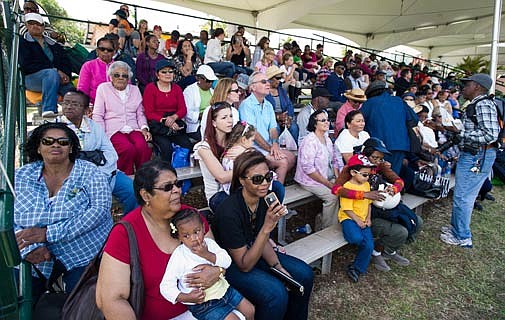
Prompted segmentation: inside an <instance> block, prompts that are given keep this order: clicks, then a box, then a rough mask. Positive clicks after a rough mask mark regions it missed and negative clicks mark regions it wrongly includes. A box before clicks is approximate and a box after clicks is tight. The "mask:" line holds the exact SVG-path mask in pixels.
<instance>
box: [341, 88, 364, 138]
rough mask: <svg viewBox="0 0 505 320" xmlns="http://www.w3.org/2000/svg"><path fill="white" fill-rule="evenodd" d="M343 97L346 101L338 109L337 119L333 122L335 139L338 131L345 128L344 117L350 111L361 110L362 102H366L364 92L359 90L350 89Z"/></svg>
mask: <svg viewBox="0 0 505 320" xmlns="http://www.w3.org/2000/svg"><path fill="white" fill-rule="evenodd" d="M344 97H346V98H347V101H346V102H345V103H344V104H343V105H342V106H341V107H340V108H339V109H338V112H337V118H336V120H335V126H334V128H335V137H337V136H338V134H339V133H340V131H341V130H342V129H343V128H344V126H345V123H344V122H345V121H344V119H345V116H346V115H347V114H348V113H349V112H351V111H352V110H358V109H359V108H361V105H362V104H363V102H365V101H366V95H365V91H363V90H361V89H360V88H356V89H352V90H349V91H346V92H345V93H344Z"/></svg>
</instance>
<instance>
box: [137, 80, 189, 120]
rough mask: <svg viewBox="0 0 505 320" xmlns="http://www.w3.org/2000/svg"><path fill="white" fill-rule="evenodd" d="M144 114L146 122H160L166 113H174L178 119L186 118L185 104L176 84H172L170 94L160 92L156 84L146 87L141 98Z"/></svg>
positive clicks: (152, 83)
mask: <svg viewBox="0 0 505 320" xmlns="http://www.w3.org/2000/svg"><path fill="white" fill-rule="evenodd" d="M143 104H144V112H145V114H146V118H147V120H154V121H160V119H161V118H164V117H165V114H166V113H170V112H173V113H176V114H177V115H178V116H179V119H182V118H184V117H185V116H186V112H187V109H186V102H185V101H184V95H183V94H182V89H181V87H179V86H178V85H177V84H175V83H172V89H171V90H170V92H161V91H160V90H159V89H158V87H157V86H156V82H151V83H149V84H147V85H146V88H145V89H144V96H143Z"/></svg>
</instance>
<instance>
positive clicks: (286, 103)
mask: <svg viewBox="0 0 505 320" xmlns="http://www.w3.org/2000/svg"><path fill="white" fill-rule="evenodd" d="M277 93H278V94H279V101H280V103H281V109H282V112H286V111H287V112H288V116H290V117H291V118H293V117H294V116H295V109H294V108H293V104H292V103H291V100H289V97H288V94H287V93H286V90H284V88H283V87H282V86H281V85H279V86H278V87H277ZM265 99H266V100H268V102H270V103H271V104H272V106H273V105H274V104H275V101H274V96H272V94H269V95H268V96H266V97H265ZM274 109H275V108H274Z"/></svg>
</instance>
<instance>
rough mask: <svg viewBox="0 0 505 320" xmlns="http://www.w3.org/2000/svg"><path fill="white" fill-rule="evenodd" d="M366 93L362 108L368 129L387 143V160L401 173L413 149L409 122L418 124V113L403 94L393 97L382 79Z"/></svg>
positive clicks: (372, 135) (375, 82)
mask: <svg viewBox="0 0 505 320" xmlns="http://www.w3.org/2000/svg"><path fill="white" fill-rule="evenodd" d="M365 94H366V96H367V101H366V102H365V103H363V106H362V107H361V109H360V110H361V112H362V113H363V116H364V117H365V131H366V132H368V133H369V134H370V136H371V137H376V138H379V139H380V140H382V141H383V142H384V143H385V144H386V147H387V149H388V150H389V152H391V155H387V156H386V157H385V159H386V160H387V161H388V162H390V163H391V169H393V171H394V172H395V173H396V174H398V175H399V174H400V170H401V167H402V162H403V159H404V158H405V155H406V153H407V152H409V151H410V139H409V134H408V129H407V122H409V123H415V124H417V122H418V119H417V115H416V114H415V113H414V112H413V111H412V110H411V109H410V107H408V106H407V105H406V104H405V103H404V102H403V101H402V99H401V98H400V97H395V96H391V95H390V94H389V91H388V90H387V89H386V83H385V82H383V81H378V80H376V81H374V82H372V84H370V86H368V88H367V89H366V91H365ZM409 109H410V110H409Z"/></svg>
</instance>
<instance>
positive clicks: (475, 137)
mask: <svg viewBox="0 0 505 320" xmlns="http://www.w3.org/2000/svg"><path fill="white" fill-rule="evenodd" d="M475 102H476V106H475V118H474V119H475V120H476V123H477V125H475V122H474V121H472V119H471V118H469V117H468V116H467V115H466V114H465V115H464V117H463V125H464V129H463V132H462V138H463V139H462V144H463V145H468V146H472V147H475V148H480V147H484V146H487V145H489V144H491V143H493V142H495V141H496V140H497V139H498V135H499V133H500V125H499V123H498V114H497V111H496V105H495V104H494V102H493V100H491V99H485V96H484V95H480V96H478V97H475V98H474V99H473V100H472V101H471V102H470V104H472V103H475ZM467 110H468V107H467Z"/></svg>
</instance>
